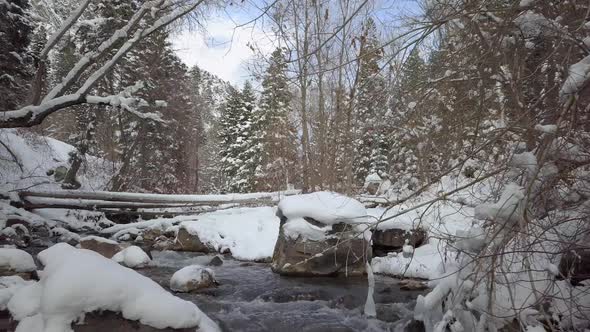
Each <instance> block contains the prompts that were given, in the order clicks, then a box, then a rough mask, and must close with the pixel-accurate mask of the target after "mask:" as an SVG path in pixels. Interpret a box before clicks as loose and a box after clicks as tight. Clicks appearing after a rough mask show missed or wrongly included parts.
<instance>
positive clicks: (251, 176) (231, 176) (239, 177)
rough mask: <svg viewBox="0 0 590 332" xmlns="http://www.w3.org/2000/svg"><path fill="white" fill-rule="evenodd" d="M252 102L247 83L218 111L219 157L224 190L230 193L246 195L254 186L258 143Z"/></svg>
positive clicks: (252, 97)
mask: <svg viewBox="0 0 590 332" xmlns="http://www.w3.org/2000/svg"><path fill="white" fill-rule="evenodd" d="M255 101H256V98H255V96H254V91H253V90H252V86H251V84H250V83H249V82H246V83H245V84H244V88H243V89H242V91H241V92H240V91H237V90H235V89H233V88H232V89H231V90H230V93H229V96H228V99H227V101H226V103H225V104H224V105H223V107H222V109H221V119H220V127H221V128H220V132H219V138H220V141H221V142H220V143H221V149H220V153H219V155H220V160H221V172H222V173H223V175H224V178H225V186H224V189H225V190H227V191H230V192H249V191H252V190H253V189H254V188H255V187H256V177H255V174H256V172H257V168H258V166H259V165H260V159H261V143H260V139H259V137H260V135H259V133H258V130H257V128H256V127H257V125H258V124H259V123H255V113H258V111H257V110H256V105H255Z"/></svg>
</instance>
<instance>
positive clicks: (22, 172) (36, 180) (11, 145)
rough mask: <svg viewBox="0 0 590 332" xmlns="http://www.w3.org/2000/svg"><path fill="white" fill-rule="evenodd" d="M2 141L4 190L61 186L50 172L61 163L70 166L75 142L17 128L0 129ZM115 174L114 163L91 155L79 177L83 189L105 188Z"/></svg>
mask: <svg viewBox="0 0 590 332" xmlns="http://www.w3.org/2000/svg"><path fill="white" fill-rule="evenodd" d="M0 142H2V144H0V169H2V172H0V190H3V191H9V190H14V189H27V188H29V189H34V190H40V189H44V190H47V189H57V188H60V183H58V182H56V181H55V178H54V176H50V175H47V172H48V171H51V170H55V169H56V168H58V167H60V166H63V167H66V168H67V167H68V166H69V162H68V159H69V153H70V152H71V151H73V150H74V147H73V146H71V145H69V144H66V143H64V142H62V141H58V140H56V139H53V138H50V137H45V136H39V135H35V134H32V133H30V132H26V131H24V130H20V131H17V130H14V129H0ZM6 147H8V149H10V152H9V151H8V150H7V149H6ZM15 158H16V160H15ZM112 174H113V165H112V163H109V162H107V161H105V160H103V159H100V158H97V157H93V156H90V155H87V156H86V163H84V165H83V166H82V169H81V170H80V172H79V174H78V178H79V180H80V183H81V184H82V189H87V190H101V189H104V187H105V185H106V183H107V182H108V181H109V179H110V178H111V176H112Z"/></svg>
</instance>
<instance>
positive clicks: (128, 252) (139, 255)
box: [111, 246, 151, 269]
mask: <svg viewBox="0 0 590 332" xmlns="http://www.w3.org/2000/svg"><path fill="white" fill-rule="evenodd" d="M111 259H112V260H114V261H115V262H117V263H119V264H123V265H124V266H127V267H130V268H132V269H133V268H140V267H144V266H146V265H148V264H149V263H150V261H151V259H150V257H149V256H148V255H147V254H146V253H145V251H143V250H142V249H141V248H140V247H137V246H130V247H127V248H125V249H123V250H121V251H119V252H118V253H116V254H115V256H113V258H111Z"/></svg>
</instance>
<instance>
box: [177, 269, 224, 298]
mask: <svg viewBox="0 0 590 332" xmlns="http://www.w3.org/2000/svg"><path fill="white" fill-rule="evenodd" d="M216 284H217V281H216V280H215V274H214V273H213V270H211V269H209V268H205V267H203V266H201V265H189V266H186V267H183V268H182V269H180V270H178V271H176V272H175V273H174V274H173V275H172V278H171V279H170V289H172V290H173V291H175V292H190V291H193V290H198V289H201V288H207V287H211V286H215V285H216Z"/></svg>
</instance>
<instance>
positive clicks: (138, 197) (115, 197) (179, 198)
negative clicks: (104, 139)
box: [18, 190, 299, 205]
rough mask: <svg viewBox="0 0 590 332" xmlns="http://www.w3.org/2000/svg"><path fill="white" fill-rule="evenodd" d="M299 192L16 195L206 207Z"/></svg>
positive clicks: (273, 198) (22, 192)
mask: <svg viewBox="0 0 590 332" xmlns="http://www.w3.org/2000/svg"><path fill="white" fill-rule="evenodd" d="M298 192H299V191H296V190H292V191H285V192H274V193H251V194H227V195H167V194H142V193H127V192H109V191H77V190H58V191H40V192H35V191H27V190H25V191H20V192H19V193H18V194H19V196H20V197H21V199H23V200H27V198H30V197H45V198H53V199H58V198H59V199H73V200H96V201H109V202H133V203H154V204H165V203H168V204H182V203H203V204H208V205H219V204H224V203H256V202H259V201H265V200H266V201H268V200H270V201H272V202H278V201H279V199H280V198H281V197H283V196H288V195H294V194H297V193H298Z"/></svg>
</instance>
